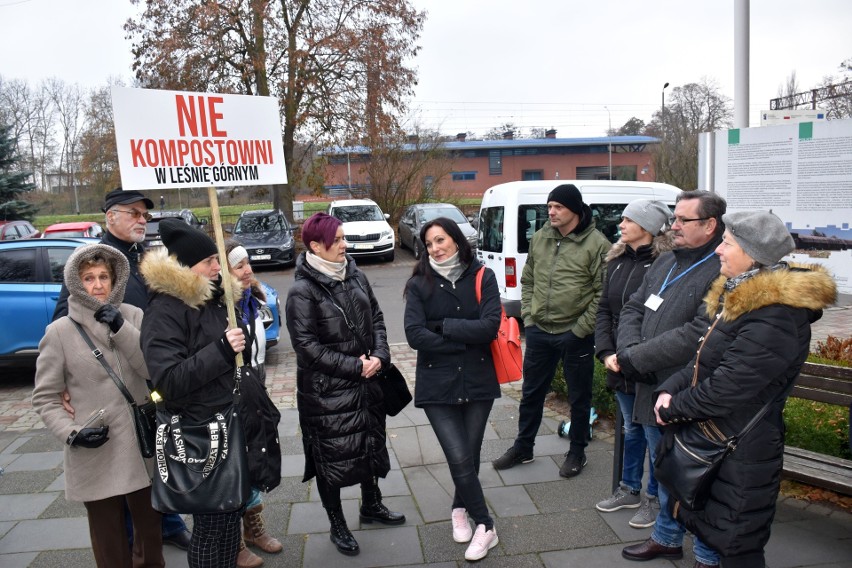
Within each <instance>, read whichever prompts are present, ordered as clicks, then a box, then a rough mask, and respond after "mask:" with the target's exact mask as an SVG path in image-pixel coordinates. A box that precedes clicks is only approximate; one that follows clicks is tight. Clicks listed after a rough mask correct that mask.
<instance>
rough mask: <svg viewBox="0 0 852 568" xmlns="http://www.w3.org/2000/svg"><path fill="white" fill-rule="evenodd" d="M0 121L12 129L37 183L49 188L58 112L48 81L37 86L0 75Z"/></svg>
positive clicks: (23, 161) (23, 160)
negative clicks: (7, 79) (31, 86)
mask: <svg viewBox="0 0 852 568" xmlns="http://www.w3.org/2000/svg"><path fill="white" fill-rule="evenodd" d="M0 122H3V123H4V124H8V125H9V126H10V127H11V129H12V130H11V136H12V138H14V139H15V140H17V143H18V149H19V152H20V165H21V167H22V168H24V169H26V170H29V171H32V172H33V175H34V178H35V180H36V185H37V186H38V187H40V188H41V189H46V188H47V174H48V172H49V170H50V169H51V168H52V166H53V163H54V157H55V152H56V143H55V140H54V139H53V128H54V125H55V113H54V108H53V105H52V104H51V101H50V97H48V96H47V94H46V88H45V85H44V84H42V85H41V87H39V88H38V89H35V90H34V89H32V88H30V86H29V84H28V83H27V82H26V81H22V80H19V79H14V80H10V81H5V80H3V79H2V77H0Z"/></svg>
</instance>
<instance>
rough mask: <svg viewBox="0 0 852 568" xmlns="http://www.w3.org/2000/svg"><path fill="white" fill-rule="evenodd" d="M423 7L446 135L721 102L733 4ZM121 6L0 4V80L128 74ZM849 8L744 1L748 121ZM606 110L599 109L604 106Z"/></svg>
mask: <svg viewBox="0 0 852 568" xmlns="http://www.w3.org/2000/svg"><path fill="white" fill-rule="evenodd" d="M413 1H414V4H415V5H416V6H418V7H419V8H421V9H426V10H427V11H428V16H427V20H426V24H425V27H424V30H423V34H422V37H421V41H420V44H421V46H422V50H421V52H420V55H419V56H418V58H417V60H416V62H415V65H416V67H417V68H418V70H419V85H418V86H417V88H416V98H415V100H414V101H413V102H412V105H411V106H412V109H413V115H412V120H416V121H418V122H419V123H420V124H421V125H422V126H424V127H429V128H439V129H440V130H441V131H442V132H444V133H445V134H455V133H457V132H465V131H471V132H474V133H476V134H479V135H481V134H483V133H485V132H486V131H487V130H489V129H491V128H492V127H497V126H499V125H501V124H503V123H507V122H511V123H514V124H515V125H517V126H520V127H522V128H525V129H529V128H536V127H537V128H551V127H552V128H556V129H557V130H558V136H559V137H572V136H597V135H604V133H605V131H606V128H607V126H608V122H609V121H610V120H611V122H612V126H613V127H618V126H621V125H622V124H623V123H624V122H626V121H627V120H628V119H629V118H630V117H632V116H637V117H639V118H641V119H642V120H644V121H646V122H647V121H648V120H649V119H650V118H651V115H652V113H653V112H654V111H655V110H657V109H658V108H659V107H660V104H661V102H662V101H661V98H662V97H661V94H662V87H663V84H664V83H666V82H668V83H670V86H669V88H668V89H667V91H666V93H667V95H668V94H670V92H671V89H672V88H673V87H676V86H679V85H684V84H687V83H691V82H698V81H701V79H702V78H704V77H706V78H708V79H710V80H712V81H715V82H716V84H717V85H718V86H719V88H720V89H721V91H722V93H723V94H725V95H726V96H728V97H730V98H731V99H733V96H734V40H733V38H734V1H733V0H644V1H641V2H636V1H631V0H594V1H579V0H527V1H525V2H518V1H516V0H513V1H510V0H488V1H486V0H481V1H480V0H413ZM133 10H134V8H133V7H132V6H131V5H130V3H129V2H128V1H126V0H0V75H2V76H3V77H4V78H5V79H12V78H18V79H26V80H28V81H29V82H30V84H31V86H35V85H36V84H37V83H38V82H39V81H41V80H42V79H44V78H47V77H51V76H55V77H59V78H61V79H63V80H65V81H67V82H69V83H79V84H80V85H81V86H83V87H85V88H91V87H97V86H101V85H104V84H106V81H107V78H108V77H110V76H116V77H123V78H125V80H126V81H127V82H129V81H130V79H131V71H130V65H131V62H132V58H131V56H130V44H129V42H128V41H127V40H125V39H124V31H123V30H122V24H123V23H124V21H125V20H126V19H127V18H128V17H129V16H130V15H131V14H132V13H133ZM850 30H852V0H811V1H810V2H802V1H801V0H751V26H750V36H751V61H750V66H751V73H750V105H749V107H750V112H749V116H750V124H751V126H757V125H759V113H760V111H761V110H766V109H768V108H769V99H771V98H774V97H776V96H777V93H778V88H779V86H780V85H781V83H783V82H784V81H785V80H786V78H787V77H788V76H789V75H790V73H791V72H792V71H794V70H795V72H796V74H797V77H798V82H799V86H800V87H801V89H802V90H807V89H810V88H812V87H815V86H817V85H818V84H819V82H820V81H821V80H822V78H823V77H824V76H826V75H838V74H839V71H838V65H839V64H840V62H841V61H843V60H845V59H848V58H852V33H850ZM604 107H608V109H609V113H608V112H607V109H606V108H604Z"/></svg>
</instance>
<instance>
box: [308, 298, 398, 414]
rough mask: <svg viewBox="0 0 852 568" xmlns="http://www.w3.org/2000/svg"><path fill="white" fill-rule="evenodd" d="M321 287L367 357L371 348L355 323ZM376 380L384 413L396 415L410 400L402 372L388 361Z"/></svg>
mask: <svg viewBox="0 0 852 568" xmlns="http://www.w3.org/2000/svg"><path fill="white" fill-rule="evenodd" d="M320 286H322V285H320ZM322 289H323V290H325V293H326V294H328V298H329V301H330V302H331V305H333V306H334V307H335V308H337V309H338V310H339V311H340V314H341V315H342V316H343V321H344V322H346V327H348V328H349V331H351V332H352V335H354V336H355V339H356V340H357V341H358V343H360V344H361V349H362V350H363V351H364V355H366V356H367V357H369V356H370V353H371V352H372V349H371V348H370V347H368V346H367V344H366V343H365V342H364V339H363V338H362V337H361V335H360V334H359V333H358V330H356V329H355V324H353V323H352V322H351V321H350V320H349V318H348V317H347V316H346V311H345V310H344V309H343V308H342V307H341V306H339V305H337V302H335V301H334V296H332V295H331V292H330V291H329V290H327V289H326V288H325V286H322ZM377 380H378V381H379V386H380V387H381V388H382V399H383V403H382V404H383V405H384V407H385V414H387V415H388V416H396V415H397V414H399V413H400V412H402V409H403V408H405V407H406V406H408V403H409V402H411V400H412V396H411V391H410V390H409V388H408V382H407V381H406V380H405V377H404V376H403V375H402V372H401V371H400V370H399V369H398V368H397V367H396V365H394V364H393V363H390V364H389V365H388V366H387V368H386V369H382V370H381V371H379V373H378V374H377Z"/></svg>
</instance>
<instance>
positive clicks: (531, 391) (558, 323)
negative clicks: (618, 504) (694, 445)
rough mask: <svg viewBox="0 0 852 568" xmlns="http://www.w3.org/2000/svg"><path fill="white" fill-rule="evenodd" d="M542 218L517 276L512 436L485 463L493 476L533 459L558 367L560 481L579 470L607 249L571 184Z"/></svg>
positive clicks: (554, 196)
mask: <svg viewBox="0 0 852 568" xmlns="http://www.w3.org/2000/svg"><path fill="white" fill-rule="evenodd" d="M547 213H548V216H549V219H550V224H549V225H545V226H544V227H542V228H541V229H539V230H538V231H537V232H536V233H535V234H534V235H533V237H532V240H531V241H530V249H529V256H528V257H527V263H526V265H525V266H524V271H523V274H522V275H521V316H522V317H523V319H524V326H525V328H526V350H525V354H524V384H523V398H522V399H521V406H520V416H519V420H518V436H517V438H515V443H514V444H513V445H512V447H511V448H509V449H508V450H507V451H506V453H505V454H503V455H502V456H501V457H499V458H497V459H496V460H494V461H493V462H492V464H493V465H494V468H495V469H509V468H511V467H514V466H515V465H519V464H525V463H530V462H532V461H533V460H534V459H535V458H534V456H533V447H534V446H535V436H536V433H537V432H538V428H539V426H540V425H541V419H542V414H543V409H544V398H545V396H546V395H547V393H548V392H549V391H550V384H551V382H552V381H553V376H554V373H555V371H556V365H557V364H558V363H559V361H560V360H561V361H562V368H563V370H564V373H565V382H566V384H567V386H568V397H569V402H570V403H571V428H570V431H569V432H568V438H569V440H570V442H571V446H570V450H569V451H568V453H567V454H565V462H564V463H563V464H562V467H561V468H560V469H559V475H561V476H562V477H574V476H575V475H578V474H579V473H580V472H581V471H582V470H583V467H585V465H586V454H585V448H586V446H587V445H588V443H589V415H590V413H591V406H592V378H593V373H594V340H595V337H594V330H595V314H596V312H597V308H598V301H599V300H600V296H601V290H602V288H603V282H602V273H603V267H604V256H605V255H606V253H607V251H608V250H609V247H610V243H609V241H608V240H607V239H606V237H605V236H604V235H603V234H602V233H601V232H600V231H598V230H597V229H596V228H595V221H594V219H593V218H592V211H591V209H590V208H589V206H588V205H586V204H585V203H583V196H582V194H581V193H580V190H579V189H577V187H576V186H574V185H572V184H562V185H559V186H557V187H555V188H554V189H553V191H551V192H550V195H548V196H547Z"/></svg>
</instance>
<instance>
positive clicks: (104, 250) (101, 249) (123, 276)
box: [65, 243, 130, 310]
mask: <svg viewBox="0 0 852 568" xmlns="http://www.w3.org/2000/svg"><path fill="white" fill-rule="evenodd" d="M95 257H99V258H103V259H104V260H105V261H106V262H107V263H108V264H109V265H110V267H111V269H112V273H113V276H114V277H115V278H114V280H113V282H112V290H111V291H110V294H109V298H108V301H109V303H110V304H112V305H114V306H120V305H121V302H122V301H123V299H124V290H125V288H126V287H127V279H128V278H129V277H130V264H129V263H128V262H127V257H125V256H124V254H123V253H122V252H121V251H120V250H118V249H116V248H113V247H111V246H109V245H103V244H100V243H99V244H91V245H84V246H81V247H77V249H75V250H74V252H73V253H71V256H69V257H68V260H67V261H66V263H65V287H66V288H68V294H69V295H70V296H73V297H74V299H75V300H76V301H77V302H79V303H80V305H82V306H85V307H87V308H89V309H91V310H97V309H98V308H100V307H101V306H102V305H103V304H102V303H101V302H100V301H99V300H97V299H95V298H94V297H92V296H90V295H89V294H88V292H86V289H85V288H84V287H83V282H82V281H81V280H80V265H82V264H83V263H84V262H86V261H87V260H92V259H93V258H95Z"/></svg>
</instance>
